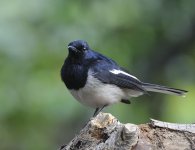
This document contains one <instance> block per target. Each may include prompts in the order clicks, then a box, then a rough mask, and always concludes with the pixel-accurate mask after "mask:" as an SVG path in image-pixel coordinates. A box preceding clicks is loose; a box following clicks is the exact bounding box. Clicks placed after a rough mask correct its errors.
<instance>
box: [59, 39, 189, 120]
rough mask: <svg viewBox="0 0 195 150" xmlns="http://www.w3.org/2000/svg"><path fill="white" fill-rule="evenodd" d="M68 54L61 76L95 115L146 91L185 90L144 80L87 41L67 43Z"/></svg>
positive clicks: (170, 92) (178, 92)
mask: <svg viewBox="0 0 195 150" xmlns="http://www.w3.org/2000/svg"><path fill="white" fill-rule="evenodd" d="M68 51H69V54H68V56H67V58H66V60H65V62H64V64H63V66H62V68H61V78H62V80H63V82H64V83H65V85H66V87H67V88H68V90H69V91H70V93H71V94H72V95H73V96H74V98H75V99H77V100H78V101H79V102H81V103H82V104H84V105H87V106H90V107H93V108H96V109H95V112H94V115H93V116H96V115H97V114H98V113H99V112H100V111H101V110H102V109H103V108H104V107H105V106H108V105H111V104H114V103H117V102H122V103H126V104H130V101H129V98H130V97H137V96H140V95H142V94H147V92H148V91H151V92H159V93H165V94H172V95H178V96H183V95H185V94H186V93H187V91H185V90H180V89H175V88H170V87H166V86H161V85H156V84H150V83H144V82H142V81H140V80H139V79H138V78H136V77H135V76H133V75H131V74H129V73H128V72H127V71H126V70H124V69H123V68H121V67H120V66H118V65H117V63H116V62H115V61H113V60H112V59H110V58H108V57H106V56H103V55H102V54H100V53H98V52H95V51H93V50H91V49H90V47H89V45H88V44H87V42H85V41H82V40H76V41H73V42H70V43H69V44H68Z"/></svg>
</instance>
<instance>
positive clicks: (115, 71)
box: [110, 69, 138, 80]
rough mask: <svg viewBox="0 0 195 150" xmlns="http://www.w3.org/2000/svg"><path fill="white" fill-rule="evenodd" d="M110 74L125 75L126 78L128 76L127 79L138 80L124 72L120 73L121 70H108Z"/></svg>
mask: <svg viewBox="0 0 195 150" xmlns="http://www.w3.org/2000/svg"><path fill="white" fill-rule="evenodd" d="M110 72H111V73H113V74H124V75H126V76H129V77H132V78H134V79H136V80H138V79H137V78H136V77H135V76H132V75H130V74H128V73H127V72H124V71H122V70H116V69H113V70H110Z"/></svg>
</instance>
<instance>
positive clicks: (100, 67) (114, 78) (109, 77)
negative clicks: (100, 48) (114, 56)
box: [91, 61, 146, 93]
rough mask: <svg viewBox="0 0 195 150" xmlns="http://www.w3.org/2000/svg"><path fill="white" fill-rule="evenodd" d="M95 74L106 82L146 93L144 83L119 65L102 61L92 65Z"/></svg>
mask: <svg viewBox="0 0 195 150" xmlns="http://www.w3.org/2000/svg"><path fill="white" fill-rule="evenodd" d="M91 70H92V72H93V76H94V77H95V78H97V79H99V80H100V81H101V82H103V83H106V84H114V85H117V86H118V87H121V88H127V89H132V90H137V91H141V92H144V93H146V90H145V89H144V88H143V87H142V83H141V81H140V80H138V79H137V78H135V77H133V76H131V75H130V74H129V73H127V72H126V71H124V70H123V69H122V68H120V67H119V66H117V65H113V64H109V63H107V62H104V61H100V62H98V63H96V64H94V65H93V67H91Z"/></svg>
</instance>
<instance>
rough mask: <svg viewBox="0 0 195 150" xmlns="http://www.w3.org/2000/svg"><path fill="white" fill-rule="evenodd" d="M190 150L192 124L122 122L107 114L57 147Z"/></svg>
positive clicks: (194, 146)
mask: <svg viewBox="0 0 195 150" xmlns="http://www.w3.org/2000/svg"><path fill="white" fill-rule="evenodd" d="M77 149H79V150H159V149H160V150H191V149H195V124H174V123H166V122H162V121H157V120H154V119H151V122H150V123H147V124H141V125H135V124H131V123H127V124H122V123H120V122H119V121H118V120H117V119H116V118H115V117H114V116H112V115H111V114H108V113H100V114H99V115H98V116H96V117H95V118H92V119H91V120H90V121H89V122H88V123H87V124H86V126H85V127H84V128H83V129H82V130H81V131H80V133H79V134H78V135H76V136H75V137H74V139H72V141H70V143H68V144H67V145H64V146H62V147H61V148H60V150H77Z"/></svg>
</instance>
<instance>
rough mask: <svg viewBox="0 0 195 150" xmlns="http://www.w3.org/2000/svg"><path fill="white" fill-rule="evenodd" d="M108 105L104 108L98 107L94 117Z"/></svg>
mask: <svg viewBox="0 0 195 150" xmlns="http://www.w3.org/2000/svg"><path fill="white" fill-rule="evenodd" d="M106 106H107V105H104V106H102V107H98V108H96V109H95V112H94V114H93V117H96V116H97V115H98V114H99V113H100V112H101V111H102V109H104V107H106Z"/></svg>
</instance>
